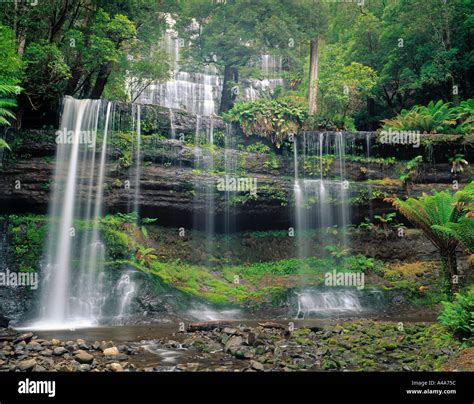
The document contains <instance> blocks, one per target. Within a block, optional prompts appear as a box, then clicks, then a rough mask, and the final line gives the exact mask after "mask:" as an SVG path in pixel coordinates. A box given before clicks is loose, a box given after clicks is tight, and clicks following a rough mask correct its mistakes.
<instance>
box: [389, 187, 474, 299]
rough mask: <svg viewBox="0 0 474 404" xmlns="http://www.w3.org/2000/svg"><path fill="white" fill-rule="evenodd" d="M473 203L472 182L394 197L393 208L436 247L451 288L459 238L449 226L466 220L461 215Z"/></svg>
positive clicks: (464, 214)
mask: <svg viewBox="0 0 474 404" xmlns="http://www.w3.org/2000/svg"><path fill="white" fill-rule="evenodd" d="M473 204H474V182H472V183H471V184H469V185H467V186H466V187H465V188H464V189H463V190H461V191H458V192H456V193H455V194H452V193H450V192H449V191H444V192H433V194H432V195H423V196H421V197H419V198H409V199H407V200H406V201H402V200H400V199H397V200H396V201H395V202H394V205H395V206H396V207H397V209H398V210H399V211H400V212H401V213H402V214H403V215H404V216H405V217H406V218H407V219H408V220H410V222H412V223H413V224H414V225H415V226H417V227H419V228H420V229H421V230H422V231H423V233H424V234H425V236H426V237H427V238H428V239H429V240H430V241H431V242H432V243H433V244H434V245H435V246H436V248H437V249H438V251H439V253H440V255H441V258H442V261H443V265H444V267H445V271H446V277H447V279H446V282H447V285H452V290H455V289H456V285H455V284H452V282H453V276H455V275H457V274H458V272H457V264H456V248H457V246H458V244H459V241H460V240H459V238H457V237H456V232H455V231H453V230H451V228H450V226H453V225H454V226H456V225H457V224H458V223H460V221H461V220H462V221H464V220H466V219H464V218H466V217H467V215H469V214H470V212H472V205H473ZM468 220H470V221H472V220H473V219H470V218H469V219H468ZM461 223H462V222H461ZM446 228H447V229H448V230H447V229H446Z"/></svg>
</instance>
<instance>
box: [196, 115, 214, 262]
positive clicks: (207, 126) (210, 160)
mask: <svg viewBox="0 0 474 404" xmlns="http://www.w3.org/2000/svg"><path fill="white" fill-rule="evenodd" d="M203 127H204V129H203ZM213 142H214V123H213V120H212V118H206V119H205V120H203V118H202V117H201V116H199V115H197V116H196V130H195V135H194V145H195V148H194V151H195V155H194V168H195V170H196V171H197V172H198V174H199V176H198V177H197V178H196V180H195V183H194V191H195V196H194V217H193V222H194V224H193V227H194V229H196V230H200V231H203V232H204V234H205V251H206V254H207V255H208V256H210V255H212V238H213V235H214V231H215V223H214V215H215V212H214V205H215V203H214V202H215V201H214V197H215V195H214V186H215V185H214V179H213V177H212V176H210V174H212V172H213V170H214V156H213V150H212V147H213Z"/></svg>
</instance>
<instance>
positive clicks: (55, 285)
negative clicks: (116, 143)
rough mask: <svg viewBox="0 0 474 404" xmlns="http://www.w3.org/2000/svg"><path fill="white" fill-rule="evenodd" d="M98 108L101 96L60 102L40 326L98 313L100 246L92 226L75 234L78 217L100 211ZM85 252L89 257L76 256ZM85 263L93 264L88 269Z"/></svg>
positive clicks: (87, 320) (72, 322) (84, 321)
mask: <svg viewBox="0 0 474 404" xmlns="http://www.w3.org/2000/svg"><path fill="white" fill-rule="evenodd" d="M101 107H102V102H101V101H100V100H75V99H73V98H71V97H66V98H65V100H64V107H63V114H62V119H61V126H60V128H61V134H62V139H61V140H60V141H58V146H57V153H56V170H55V176H54V186H53V194H52V203H51V213H50V218H51V222H50V223H51V224H50V230H49V237H48V245H47V255H46V264H45V268H44V272H43V273H44V275H43V276H44V281H43V285H42V298H41V313H40V319H39V321H38V324H39V325H41V326H44V327H51V328H63V327H65V326H66V327H67V326H81V325H90V324H93V323H94V322H96V321H97V316H98V315H99V314H100V310H101V309H100V297H101V296H104V294H103V293H102V290H101V286H103V285H102V284H101V283H100V282H98V281H97V276H98V274H100V273H101V272H102V269H103V268H102V266H103V245H102V242H101V240H100V237H99V234H98V229H97V227H96V224H94V225H93V229H92V231H90V232H89V231H86V232H85V233H84V235H83V237H81V238H78V237H76V231H77V229H76V226H77V225H79V221H81V220H91V219H92V215H93V219H94V222H95V223H96V222H97V219H98V217H99V215H100V213H101V212H100V210H101V207H102V196H103V175H104V166H105V155H106V144H107V130H108V124H109V116H110V110H111V108H110V104H108V105H107V110H106V113H105V126H104V127H103V136H104V139H103V142H102V151H101V159H100V165H99V169H98V171H96V164H95V155H96V137H97V130H98V127H99V115H100V114H101ZM99 181H100V183H99ZM94 184H95V185H94ZM84 197H85V198H84ZM92 209H93V210H92ZM92 212H93V213H92ZM85 256H87V257H89V259H88V260H85V259H84V260H82V259H80V258H83V257H85ZM78 259H79V262H78ZM86 262H87V265H85V263H86ZM89 263H92V264H93V265H94V266H93V267H88V265H89ZM86 266H87V268H85V267H86Z"/></svg>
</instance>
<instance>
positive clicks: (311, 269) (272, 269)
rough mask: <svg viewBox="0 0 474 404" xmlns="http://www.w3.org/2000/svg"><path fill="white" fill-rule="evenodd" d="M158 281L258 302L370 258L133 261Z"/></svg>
mask: <svg viewBox="0 0 474 404" xmlns="http://www.w3.org/2000/svg"><path fill="white" fill-rule="evenodd" d="M134 265H136V267H137V268H138V269H141V270H142V271H144V272H149V273H152V274H154V275H156V276H158V277H159V278H160V279H161V280H162V282H164V283H165V284H167V285H169V286H172V287H174V288H176V289H178V290H181V291H183V292H186V293H189V294H191V295H193V296H196V297H199V298H202V299H205V300H208V301H210V302H212V303H216V304H228V303H235V304H242V305H244V304H261V303H265V302H266V303H271V302H272V301H275V300H277V299H279V297H280V296H281V294H284V293H286V292H287V291H288V290H289V289H291V288H294V287H297V286H299V282H300V281H299V280H300V279H302V278H304V280H305V284H306V285H319V284H322V283H323V282H324V274H325V273H326V272H327V271H332V270H336V271H337V272H361V271H366V270H368V269H369V268H371V267H373V265H374V260H372V259H368V258H366V257H363V256H355V257H346V256H344V257H338V258H324V259H323V258H315V257H311V258H306V259H296V258H293V259H286V260H280V261H274V262H261V263H253V264H249V265H240V266H223V267H221V268H209V267H206V266H197V265H189V264H185V263H182V262H180V261H175V262H159V261H153V262H152V263H151V265H150V266H149V267H146V266H144V265H140V264H134Z"/></svg>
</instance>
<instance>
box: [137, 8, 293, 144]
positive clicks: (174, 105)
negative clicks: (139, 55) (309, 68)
mask: <svg viewBox="0 0 474 404" xmlns="http://www.w3.org/2000/svg"><path fill="white" fill-rule="evenodd" d="M168 24H169V28H168V29H167V30H166V33H165V35H164V37H163V41H162V43H161V46H162V48H163V49H165V50H166V52H167V54H168V55H169V59H170V68H171V70H172V78H171V80H168V81H166V82H164V83H160V82H157V83H153V84H151V85H150V86H149V87H148V88H146V89H145V90H144V91H143V92H142V93H141V94H139V95H138V98H137V102H138V103H140V104H154V105H160V106H162V107H165V108H169V109H170V113H171V109H182V110H185V111H187V112H188V113H190V114H193V115H200V116H211V115H212V114H215V113H217V112H218V106H219V103H220V97H221V93H222V85H223V78H222V77H221V76H220V75H219V74H218V73H217V68H216V66H215V65H213V64H210V65H207V66H206V67H205V69H203V70H204V71H203V72H186V71H183V70H182V69H181V67H180V65H179V61H180V52H181V48H182V47H183V45H184V41H183V40H182V39H181V38H179V37H178V32H176V31H175V30H174V29H173V27H174V25H175V21H174V20H173V18H171V17H169V18H168ZM253 64H254V65H255V62H254V63H253ZM256 67H257V68H260V72H261V77H259V78H258V79H251V80H243V82H242V83H240V84H239V85H240V89H241V91H240V97H239V98H240V99H244V100H247V101H248V100H255V99H257V98H260V97H262V96H265V95H266V94H268V93H271V92H273V90H274V89H275V88H277V87H279V86H284V80H283V78H282V77H281V76H282V73H283V59H282V57H281V56H274V55H269V54H265V55H261V57H260V59H259V65H258V64H257V66H256ZM130 92H131V93H132V94H131V98H132V99H135V94H133V89H130ZM172 136H173V135H172Z"/></svg>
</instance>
